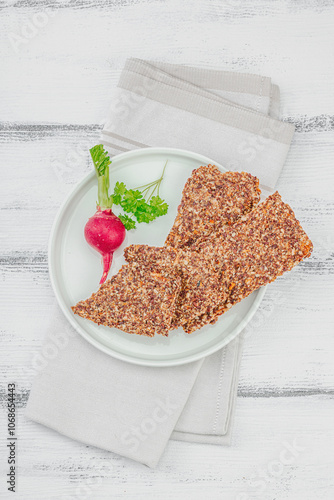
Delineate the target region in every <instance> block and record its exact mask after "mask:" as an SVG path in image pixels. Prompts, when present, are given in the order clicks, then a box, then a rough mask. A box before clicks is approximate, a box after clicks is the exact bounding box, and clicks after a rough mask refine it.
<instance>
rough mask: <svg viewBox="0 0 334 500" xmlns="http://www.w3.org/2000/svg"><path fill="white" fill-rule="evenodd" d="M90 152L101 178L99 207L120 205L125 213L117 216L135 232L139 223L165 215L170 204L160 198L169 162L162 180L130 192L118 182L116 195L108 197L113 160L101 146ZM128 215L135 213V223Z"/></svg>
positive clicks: (115, 190)
mask: <svg viewBox="0 0 334 500" xmlns="http://www.w3.org/2000/svg"><path fill="white" fill-rule="evenodd" d="M90 153H91V156H92V160H93V163H94V166H95V170H96V174H97V177H98V205H99V206H100V208H101V209H105V208H112V206H113V205H119V206H121V207H122V209H123V210H124V212H126V213H125V214H120V215H119V216H118V217H119V218H120V219H121V221H122V223H123V224H124V227H125V229H127V230H130V229H135V227H136V221H137V222H138V223H141V222H146V223H149V222H151V221H153V220H155V219H156V218H157V217H161V216H162V215H166V213H167V211H168V205H167V203H166V202H165V200H163V199H162V198H160V185H161V182H162V180H163V178H164V174H165V170H166V166H167V163H168V160H167V161H166V163H165V166H164V168H163V171H162V174H161V176H160V177H159V179H157V180H155V181H153V182H149V183H148V184H145V185H143V186H139V187H137V188H135V189H127V187H126V185H125V184H124V182H116V184H115V187H114V192H113V194H112V195H111V196H109V165H110V164H111V160H110V158H109V156H108V153H107V152H106V151H105V150H104V148H103V145H102V144H98V145H97V146H94V147H93V148H92V149H91V150H90ZM127 214H132V215H133V216H134V218H135V220H134V219H133V217H130V216H129V215H127Z"/></svg>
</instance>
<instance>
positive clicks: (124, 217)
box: [118, 214, 136, 231]
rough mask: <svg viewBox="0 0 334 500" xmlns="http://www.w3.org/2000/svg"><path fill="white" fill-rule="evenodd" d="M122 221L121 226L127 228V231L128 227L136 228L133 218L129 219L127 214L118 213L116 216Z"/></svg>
mask: <svg viewBox="0 0 334 500" xmlns="http://www.w3.org/2000/svg"><path fill="white" fill-rule="evenodd" d="M118 217H119V218H120V219H121V221H122V223H123V226H124V227H125V229H127V230H128V231H129V230H130V229H135V228H136V223H135V221H134V220H133V219H131V217H129V216H128V215H122V214H121V215H119V216H118Z"/></svg>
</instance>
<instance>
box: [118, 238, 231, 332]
mask: <svg viewBox="0 0 334 500" xmlns="http://www.w3.org/2000/svg"><path fill="white" fill-rule="evenodd" d="M124 256H125V259H126V260H127V261H128V262H136V263H137V264H138V265H145V266H146V267H147V268H152V267H153V268H156V270H157V271H162V270H164V271H166V272H168V273H169V274H173V273H177V274H178V275H179V276H180V277H181V287H180V291H179V294H178V296H177V299H176V306H175V312H174V316H173V319H172V329H174V328H178V327H179V326H182V325H183V324H184V323H186V322H188V321H190V320H191V319H193V318H195V317H197V316H199V315H200V314H204V313H212V311H213V309H214V307H215V306H217V305H218V304H219V303H220V301H221V297H222V294H223V290H221V289H220V279H219V278H220V273H219V271H217V272H215V271H214V269H213V268H212V266H211V264H210V262H209V261H205V260H204V259H203V256H202V255H199V254H197V253H196V252H192V251H189V250H186V251H185V250H175V249H173V248H170V247H151V246H148V245H130V246H129V247H127V248H126V249H125V250H124Z"/></svg>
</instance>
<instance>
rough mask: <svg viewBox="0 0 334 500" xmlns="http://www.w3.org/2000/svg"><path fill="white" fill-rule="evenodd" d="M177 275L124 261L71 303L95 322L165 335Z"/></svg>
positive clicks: (130, 331) (78, 311)
mask: <svg viewBox="0 0 334 500" xmlns="http://www.w3.org/2000/svg"><path fill="white" fill-rule="evenodd" d="M180 284H181V278H180V277H179V276H177V275H175V274H171V275H169V276H168V275H167V274H166V273H164V272H158V271H157V270H155V269H154V268H146V267H145V266H139V265H138V264H136V263H132V264H126V265H124V266H123V267H122V268H121V269H120V271H119V272H118V274H117V275H116V276H113V277H112V278H111V280H109V281H107V282H106V283H104V284H103V285H101V287H100V288H99V290H98V291H97V292H96V293H93V295H92V296H91V297H90V298H89V299H87V300H83V301H81V302H79V303H78V304H77V305H76V306H74V307H72V310H73V312H74V313H75V314H78V315H79V316H81V317H83V318H87V319H89V320H91V321H93V322H94V323H97V324H98V325H105V326H109V327H115V328H119V329H120V330H123V331H124V332H127V333H133V334H137V335H146V336H148V337H153V336H154V335H155V334H161V335H165V336H168V332H169V330H170V329H171V323H172V318H173V316H174V311H175V305H176V298H177V296H178V293H179V290H180Z"/></svg>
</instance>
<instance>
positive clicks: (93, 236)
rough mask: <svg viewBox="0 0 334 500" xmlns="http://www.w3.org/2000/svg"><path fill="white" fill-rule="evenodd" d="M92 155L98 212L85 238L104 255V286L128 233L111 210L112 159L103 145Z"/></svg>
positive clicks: (96, 147) (91, 152) (88, 226)
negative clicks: (113, 259)
mask: <svg viewBox="0 0 334 500" xmlns="http://www.w3.org/2000/svg"><path fill="white" fill-rule="evenodd" d="M90 154H91V156H92V160H93V162H94V166H95V171H96V175H97V178H98V203H97V212H96V213H95V214H94V215H93V217H91V218H90V219H89V220H88V222H87V224H86V226H85V238H86V241H87V243H88V244H89V245H91V246H92V247H93V248H95V250H97V251H98V252H99V253H100V254H101V255H102V261H103V274H102V278H101V281H100V284H102V283H104V282H105V281H106V279H107V277H108V272H109V270H110V266H111V262H112V258H113V253H114V251H115V250H116V249H117V248H118V247H119V246H121V244H122V243H123V241H124V238H125V232H126V231H125V227H124V225H123V223H122V221H121V220H120V219H119V218H118V217H117V216H116V215H115V214H114V213H113V212H112V210H111V207H112V205H113V199H112V197H110V196H109V165H110V164H111V161H110V158H109V156H108V154H107V152H106V151H105V150H104V148H103V146H102V144H98V145H97V146H94V147H93V148H92V149H91V150H90Z"/></svg>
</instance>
